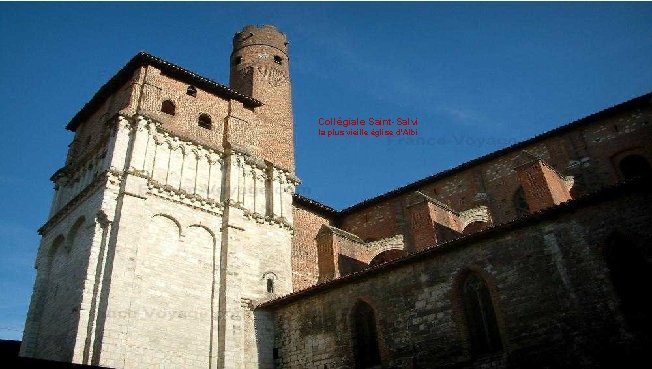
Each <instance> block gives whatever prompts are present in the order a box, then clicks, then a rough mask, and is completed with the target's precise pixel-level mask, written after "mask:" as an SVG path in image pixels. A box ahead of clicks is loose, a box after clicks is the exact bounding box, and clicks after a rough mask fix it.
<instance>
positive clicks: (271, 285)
mask: <svg viewBox="0 0 652 369" xmlns="http://www.w3.org/2000/svg"><path fill="white" fill-rule="evenodd" d="M267 292H268V293H274V280H273V279H272V278H267Z"/></svg>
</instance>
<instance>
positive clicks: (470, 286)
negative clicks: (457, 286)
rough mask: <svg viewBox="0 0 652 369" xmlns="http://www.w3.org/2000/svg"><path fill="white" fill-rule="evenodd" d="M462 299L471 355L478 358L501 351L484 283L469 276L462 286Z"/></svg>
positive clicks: (490, 303)
mask: <svg viewBox="0 0 652 369" xmlns="http://www.w3.org/2000/svg"><path fill="white" fill-rule="evenodd" d="M462 298H463V305H464V315H465V317H466V328H467V332H468V335H469V341H470V342H469V343H470V348H471V354H472V355H473V356H475V357H478V356H483V355H487V354H492V353H496V352H499V351H501V350H502V348H503V347H502V342H501V339H500V333H499V330H498V323H497V322H496V313H495V311H494V307H493V303H492V301H491V294H490V292H489V288H487V285H486V284H485V282H484V281H483V280H482V279H481V278H480V277H478V276H477V275H475V274H470V275H469V276H468V277H467V278H466V280H465V281H464V284H463V285H462Z"/></svg>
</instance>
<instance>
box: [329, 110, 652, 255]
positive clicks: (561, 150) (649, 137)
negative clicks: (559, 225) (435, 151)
mask: <svg viewBox="0 0 652 369" xmlns="http://www.w3.org/2000/svg"><path fill="white" fill-rule="evenodd" d="M650 142H652V107H650V105H649V104H648V105H647V106H646V107H642V108H638V109H634V110H632V111H631V112H625V113H618V114H614V115H613V116H611V117H608V118H603V119H601V120H600V121H596V122H593V123H590V124H588V125H584V126H582V127H579V128H576V129H574V130H572V131H569V132H566V133H561V134H559V135H557V136H552V137H549V138H545V139H542V140H541V141H539V142H535V143H532V144H530V145H528V146H527V147H524V148H522V149H518V150H514V151H511V152H506V153H504V154H503V155H501V156H499V157H496V158H493V159H490V160H488V161H486V162H482V163H479V164H478V165H476V166H474V167H470V168H468V169H465V170H462V171H460V172H457V173H454V174H451V175H449V176H446V177H442V178H440V179H437V180H433V181H432V182H431V183H429V184H425V185H423V186H421V187H420V188H418V190H419V191H421V192H423V193H424V194H426V195H428V196H432V197H435V198H437V199H438V200H441V201H442V202H443V203H445V204H447V205H448V206H450V207H451V208H452V209H453V210H455V211H457V212H461V211H464V210H467V209H469V208H473V207H475V206H477V199H478V194H482V193H486V194H488V200H487V203H486V205H487V206H488V208H489V211H490V213H491V218H492V221H493V224H501V223H505V222H509V221H511V220H513V219H515V218H516V217H517V213H516V209H515V206H514V203H513V198H514V194H515V193H516V190H517V189H518V187H519V186H520V180H519V177H518V175H517V172H516V170H515V167H517V164H518V159H519V157H520V156H521V155H522V153H523V150H526V151H527V152H528V153H529V154H531V155H534V156H535V157H538V158H540V159H542V160H544V161H545V162H546V163H547V164H548V165H550V166H551V167H552V168H554V170H555V171H556V172H558V173H559V174H560V175H562V176H572V177H573V178H574V186H573V188H572V189H571V191H570V195H572V197H578V196H580V195H582V194H584V193H590V192H593V191H595V190H598V189H600V188H602V187H604V186H608V185H611V184H614V183H616V182H617V181H618V180H620V174H619V172H618V169H617V168H616V166H617V162H618V159H619V158H621V157H622V156H624V154H623V153H628V152H633V153H636V154H639V155H642V156H644V157H645V158H647V160H648V162H650V163H652V145H650ZM543 171H544V173H543V177H544V179H545V181H546V182H547V183H549V185H550V186H551V191H552V192H551V195H552V196H553V198H551V199H550V201H549V202H547V204H554V203H559V202H562V201H564V200H565V199H566V197H567V196H568V193H566V191H567V190H566V189H565V188H564V185H563V182H561V181H559V180H558V179H555V178H554V177H555V176H556V175H555V174H554V171H552V170H550V169H545V170H543ZM409 195H410V193H404V194H400V195H396V196H394V197H391V198H388V199H385V200H382V201H380V202H377V203H372V204H370V205H369V206H368V207H363V208H360V209H356V210H354V211H351V212H348V213H346V214H345V215H344V216H343V217H342V220H341V225H340V226H341V228H342V229H344V230H346V231H349V232H351V233H353V234H356V235H357V236H359V237H361V238H362V239H379V238H384V237H389V236H392V235H394V234H398V233H402V234H403V235H404V238H405V240H406V242H408V249H412V250H413V249H415V244H416V243H418V242H417V240H416V238H415V237H416V236H415V234H414V231H413V230H412V228H411V227H410V222H411V221H410V218H411V216H412V215H411V213H410V212H409V211H408V210H407V209H406V206H405V204H406V201H405V200H404V199H405V198H406V197H407V196H409ZM548 206H549V205H548Z"/></svg>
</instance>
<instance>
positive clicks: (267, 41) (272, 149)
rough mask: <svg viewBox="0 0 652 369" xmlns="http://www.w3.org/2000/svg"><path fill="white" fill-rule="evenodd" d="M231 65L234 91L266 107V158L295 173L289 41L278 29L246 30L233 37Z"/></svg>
mask: <svg viewBox="0 0 652 369" xmlns="http://www.w3.org/2000/svg"><path fill="white" fill-rule="evenodd" d="M230 64H231V74H230V87H231V88H232V89H234V90H236V91H239V92H240V93H242V94H245V95H247V96H251V97H253V98H254V99H257V100H259V101H261V102H262V103H263V105H262V106H261V107H259V108H257V109H256V112H257V114H258V116H259V117H260V118H261V122H260V123H258V124H257V127H256V128H257V129H258V130H259V131H258V132H257V137H258V139H259V142H260V147H261V150H262V155H263V158H264V159H265V160H268V161H270V162H272V163H274V164H275V165H277V166H279V167H281V168H283V169H286V170H288V171H290V172H292V173H294V122H293V117H292V88H291V84H290V65H289V54H288V41H287V37H286V36H285V34H284V33H282V32H280V31H279V30H277V29H276V27H274V26H269V25H264V26H254V25H249V26H245V27H244V28H243V29H242V31H240V32H238V33H236V34H235V36H234V37H233V52H232V53H231V63H230Z"/></svg>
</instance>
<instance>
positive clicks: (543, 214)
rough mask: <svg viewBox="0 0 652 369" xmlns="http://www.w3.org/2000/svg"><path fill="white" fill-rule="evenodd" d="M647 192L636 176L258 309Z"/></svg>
mask: <svg viewBox="0 0 652 369" xmlns="http://www.w3.org/2000/svg"><path fill="white" fill-rule="evenodd" d="M650 191H652V177H649V176H648V177H638V178H633V179H630V180H625V181H622V182H619V183H616V184H614V185H611V186H607V187H605V188H602V189H600V190H596V191H594V192H591V193H588V194H586V195H584V196H581V197H579V198H577V199H573V200H569V201H566V202H563V203H561V204H559V205H556V206H553V207H550V208H546V209H543V210H540V211H538V212H535V213H532V214H527V215H524V216H522V217H519V218H516V219H514V220H511V221H509V222H505V223H503V224H500V225H497V226H495V227H491V228H487V229H485V230H482V231H480V232H477V233H473V234H470V235H467V236H462V237H460V238H456V239H454V240H451V241H448V242H445V243H442V244H438V245H433V246H430V247H428V248H426V249H424V250H421V251H417V252H414V253H412V254H409V255H407V256H405V257H402V258H399V259H394V260H391V261H388V262H386V263H383V264H379V265H376V266H373V267H369V268H366V269H363V270H361V271H358V272H355V273H352V274H348V275H345V276H343V277H339V278H336V279H333V280H330V281H327V282H323V283H320V284H316V285H314V286H311V287H308V288H306V289H303V290H299V291H295V292H291V293H289V294H287V295H284V296H280V297H277V298H275V299H272V300H269V301H265V302H263V303H261V304H260V305H258V306H257V307H258V308H263V309H265V308H274V307H277V306H282V305H285V304H288V303H292V302H294V301H297V300H299V299H302V298H306V297H308V296H312V295H316V294H318V293H320V292H321V291H325V290H330V289H333V288H337V287H338V286H342V285H345V284H349V283H352V282H354V281H360V280H363V279H365V278H369V277H372V276H374V275H377V274H381V273H385V272H388V271H390V270H393V269H396V268H399V267H401V266H404V265H408V264H410V263H414V262H418V261H420V260H423V259H424V258H426V257H429V256H432V255H437V254H440V253H445V252H448V251H451V250H455V249H457V248H460V247H464V246H467V245H469V244H471V243H473V242H478V241H482V240H486V239H489V238H491V237H500V236H502V235H504V234H505V233H507V232H510V231H512V230H514V229H518V228H521V227H527V226H531V225H534V224H539V223H541V222H543V221H547V220H552V219H555V218H557V217H559V216H562V215H564V214H569V213H570V214H572V213H574V212H575V211H577V210H578V209H582V208H584V207H588V206H592V205H595V204H599V203H601V202H604V201H609V200H612V199H615V198H618V197H620V196H623V195H627V194H630V193H650Z"/></svg>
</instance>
